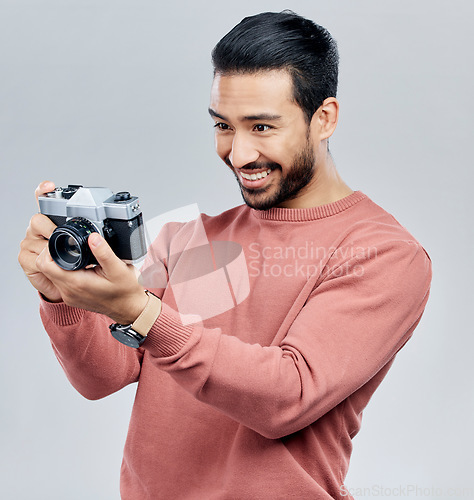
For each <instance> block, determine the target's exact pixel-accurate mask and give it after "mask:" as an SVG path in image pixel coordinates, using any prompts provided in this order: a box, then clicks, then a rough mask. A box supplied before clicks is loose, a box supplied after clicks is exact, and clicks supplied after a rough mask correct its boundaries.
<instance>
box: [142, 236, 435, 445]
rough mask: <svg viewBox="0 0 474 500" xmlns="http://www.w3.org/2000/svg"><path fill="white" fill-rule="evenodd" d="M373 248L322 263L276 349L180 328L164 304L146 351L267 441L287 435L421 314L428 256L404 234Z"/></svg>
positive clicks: (346, 389)
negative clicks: (328, 265) (373, 253)
mask: <svg viewBox="0 0 474 500" xmlns="http://www.w3.org/2000/svg"><path fill="white" fill-rule="evenodd" d="M377 250H378V252H377V255H376V256H370V255H367V254H366V255H364V256H357V255H356V256H354V257H352V258H351V259H348V260H346V261H345V262H340V263H339V265H336V266H332V267H331V268H330V269H326V271H325V272H324V273H323V274H322V275H321V276H323V277H321V278H320V280H319V281H318V282H317V283H316V284H315V286H314V288H313V289H312V292H311V293H310V294H309V296H308V298H307V299H306V301H305V304H304V306H303V307H301V309H300V311H299V314H297V315H296V316H295V318H294V319H292V320H291V322H290V324H289V325H288V327H287V329H286V331H285V332H284V335H283V336H281V337H280V340H279V342H278V345H271V346H268V347H262V346H260V345H258V344H253V345H252V344H247V343H245V342H242V341H241V340H239V339H238V338H236V337H235V336H233V335H226V332H225V331H221V329H219V328H215V329H206V328H204V327H203V326H199V325H183V324H182V323H181V321H180V318H179V315H178V314H177V313H176V312H175V311H174V310H173V309H172V308H171V307H169V306H168V305H166V304H163V309H162V313H161V315H160V317H159V318H158V319H157V321H156V323H155V324H154V326H153V327H152V330H151V331H150V333H149V334H148V338H147V340H146V342H145V344H144V347H145V348H146V349H147V350H148V351H149V353H150V354H151V356H152V359H153V362H154V363H155V364H156V365H157V366H158V367H160V368H161V369H162V370H165V371H167V372H168V373H169V374H170V375H171V376H172V377H173V378H174V379H175V381H177V382H178V383H179V384H180V385H181V386H182V387H184V388H185V389H186V390H187V391H188V392H190V393H191V394H192V395H193V396H194V397H196V398H197V399H198V400H200V401H202V402H204V403H207V404H209V405H211V406H213V407H215V408H217V409H219V410H220V411H222V412H223V413H225V414H226V415H228V416H230V417H231V418H233V419H234V420H236V421H238V422H240V423H241V424H243V425H245V426H247V427H249V428H251V429H253V430H255V431H256V432H258V433H260V434H262V435H263V436H265V437H268V438H272V439H277V438H281V437H283V436H286V435H289V434H291V433H293V432H296V431H298V430H300V429H302V428H304V427H306V426H307V425H309V424H311V423H312V422H314V421H316V420H317V419H318V418H320V417H321V416H323V415H324V414H325V413H327V412H328V411H329V410H331V409H332V408H334V407H335V406H336V405H338V404H339V403H340V402H342V401H343V400H344V399H346V398H347V397H348V396H350V395H351V394H352V393H354V392H355V391H356V390H358V389H359V388H361V387H362V386H363V385H364V384H366V383H367V382H368V381H370V380H371V379H372V378H373V377H374V376H375V375H376V374H377V373H378V372H379V371H380V370H381V369H382V368H383V367H384V366H385V365H387V363H389V361H390V360H392V359H393V357H394V356H395V354H396V353H397V351H398V350H399V349H400V348H401V347H402V346H403V345H404V344H405V342H406V341H407V340H408V339H409V338H410V336H411V334H412V332H413V330H414V328H415V326H416V325H417V323H418V322H419V320H420V318H421V315H422V313H423V310H424V307H425V304H426V301H427V299H428V294H429V287H430V282H431V262H430V259H429V257H428V256H427V254H426V252H425V251H424V250H423V248H422V247H421V246H420V245H419V244H417V243H416V242H414V241H402V240H399V241H388V242H385V243H383V244H381V245H379V246H378V248H377ZM228 333H231V332H228Z"/></svg>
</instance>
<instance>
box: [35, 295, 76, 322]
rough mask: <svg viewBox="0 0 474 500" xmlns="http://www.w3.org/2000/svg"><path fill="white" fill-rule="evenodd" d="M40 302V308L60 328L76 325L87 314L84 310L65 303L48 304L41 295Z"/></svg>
mask: <svg viewBox="0 0 474 500" xmlns="http://www.w3.org/2000/svg"><path fill="white" fill-rule="evenodd" d="M40 300H41V302H40V308H41V309H42V310H43V312H44V313H45V314H46V315H47V316H48V318H49V319H50V320H51V321H52V322H53V323H55V324H56V325H58V326H68V325H75V324H76V323H79V322H80V321H81V320H82V318H83V316H84V313H85V310H84V309H79V308H78V307H71V306H68V305H66V304H65V303H64V302H48V301H47V300H45V299H44V298H43V297H42V296H41V295H40Z"/></svg>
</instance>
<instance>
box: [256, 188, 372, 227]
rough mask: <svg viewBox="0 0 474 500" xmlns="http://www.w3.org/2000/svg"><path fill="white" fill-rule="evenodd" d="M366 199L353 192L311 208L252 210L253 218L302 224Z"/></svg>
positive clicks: (359, 193)
mask: <svg viewBox="0 0 474 500" xmlns="http://www.w3.org/2000/svg"><path fill="white" fill-rule="evenodd" d="M365 198H367V196H366V195H365V194H364V193H362V192H361V191H354V192H353V193H352V194H350V195H348V196H346V197H344V198H341V199H340V200H337V201H334V202H332V203H328V204H327V205H320V206H318V207H311V208H270V209H269V210H254V209H251V210H252V213H253V214H254V215H255V217H257V218H259V219H266V220H275V221H288V222H304V221H310V220H317V219H324V218H326V217H330V216H331V215H336V214H338V213H340V212H343V211H344V210H346V209H348V208H350V207H352V206H353V205H355V204H356V203H359V201H361V200H363V199H365Z"/></svg>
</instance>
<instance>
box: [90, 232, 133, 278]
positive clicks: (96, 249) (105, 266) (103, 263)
mask: <svg viewBox="0 0 474 500" xmlns="http://www.w3.org/2000/svg"><path fill="white" fill-rule="evenodd" d="M87 242H88V244H89V248H90V249H91V251H92V253H93V254H94V257H95V258H96V260H97V263H98V264H99V266H100V267H101V268H102V271H103V275H104V276H105V277H106V278H108V279H113V278H114V277H116V276H119V275H121V274H123V272H124V269H126V268H127V265H126V264H125V263H124V262H123V261H121V260H120V259H119V258H118V257H117V256H116V255H115V253H114V251H113V250H112V248H110V245H109V244H108V243H107V242H106V241H105V239H104V238H103V237H102V236H101V235H100V234H99V233H92V234H91V235H90V236H89V238H88V239H87Z"/></svg>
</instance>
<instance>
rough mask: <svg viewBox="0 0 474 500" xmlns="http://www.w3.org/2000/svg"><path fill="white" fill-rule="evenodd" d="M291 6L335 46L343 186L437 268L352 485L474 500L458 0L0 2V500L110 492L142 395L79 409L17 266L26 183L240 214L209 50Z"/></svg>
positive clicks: (336, 151) (114, 491) (464, 86)
mask: <svg viewBox="0 0 474 500" xmlns="http://www.w3.org/2000/svg"><path fill="white" fill-rule="evenodd" d="M284 8H291V9H293V10H294V11H296V12H297V13H299V14H302V15H304V16H307V17H309V18H311V19H313V20H315V21H316V22H318V23H320V24H322V25H324V26H326V27H327V28H328V29H329V30H330V31H331V32H332V34H333V35H334V37H335V38H336V39H337V41H338V43H339V48H340V54H341V73H340V94H339V98H340V102H341V117H340V122H339V126H338V129H337V131H336V133H335V136H334V138H333V139H332V140H331V148H332V152H333V155H334V158H335V160H336V163H337V165H338V168H339V171H340V173H341V174H342V176H343V178H344V179H345V180H346V182H347V183H348V184H349V185H350V186H351V187H352V188H353V189H361V190H362V191H364V192H365V193H366V194H368V195H369V196H370V197H372V199H373V200H374V201H376V202H377V203H379V204H380V205H382V206H383V207H384V208H385V209H387V210H388V211H390V212H391V213H393V215H394V216H395V217H396V218H397V219H398V220H399V221H400V222H401V223H402V224H403V225H405V226H406V227H407V228H408V229H409V230H410V231H411V232H412V233H413V234H414V235H415V236H416V237H417V239H418V240H419V241H420V242H421V243H422V244H423V245H424V246H425V248H426V249H427V250H428V252H429V253H430V255H431V257H432V260H433V266H434V279H433V287H432V295H431V299H430V302H429V304H428V308H427V310H426V313H425V316H424V318H423V320H422V323H421V324H420V325H419V327H418V328H417V330H416V333H415V335H414V338H413V339H412V340H411V341H410V342H409V343H408V344H407V345H406V347H405V348H404V349H403V350H402V352H401V353H400V354H399V356H398V358H397V360H396V362H395V365H394V366H393V368H392V370H391V371H390V373H389V375H388V376H387V378H386V380H385V381H384V383H383V384H382V386H381V387H380V389H379V390H378V392H377V393H376V394H375V396H374V397H373V399H372V401H371V403H370V404H369V407H368V409H367V410H366V412H365V415H364V422H363V426H362V430H361V432H360V434H359V435H358V436H357V437H356V438H355V440H354V445H355V450H354V453H353V458H352V462H351V468H350V472H349V476H348V478H347V481H346V484H347V486H348V487H349V488H351V489H353V491H354V493H355V494H356V497H357V498H364V497H369V496H370V497H371V498H386V497H387V496H402V495H401V493H402V492H403V490H400V488H405V490H404V491H405V493H409V491H412V493H413V494H412V495H410V496H412V497H415V494H414V493H415V491H414V490H407V488H408V487H410V486H412V487H415V486H416V487H417V488H419V490H418V491H417V497H420V496H424V497H425V498H474V495H473V485H472V482H470V481H471V479H470V478H472V470H473V462H472V448H473V446H474V442H473V438H472V421H473V406H474V404H473V390H472V368H471V357H472V352H473V340H472V333H473V331H472V330H473V329H472V321H471V317H470V312H471V310H472V299H473V294H472V288H471V284H472V282H473V280H474V276H473V271H472V255H473V236H472V211H471V210H470V206H468V196H467V195H468V187H470V185H471V183H472V173H471V168H472V164H471V155H470V154H469V153H470V152H471V148H472V141H473V139H472V136H473V126H472V116H473V114H474V109H473V107H474V106H473V102H474V100H473V97H472V91H473V84H472V74H473V69H472V48H473V47H474V34H473V31H474V30H473V29H472V19H473V16H474V7H473V4H472V2H470V1H469V0H465V1H456V0H454V1H453V0H451V1H450V2H447V1H444V2H439V1H434V0H424V1H413V0H412V1H408V0H396V1H395V0H388V1H376V0H372V1H369V0H360V1H357V2H354V1H349V0H338V1H325V2H323V1H307V2H305V1H287V2H281V1H276V0H273V1H271V2H270V1H258V0H252V1H249V0H240V1H239V2H214V1H210V2H192V1H183V0H176V1H175V2H174V3H166V5H165V6H163V5H160V3H159V2H158V1H156V0H155V1H146V0H133V1H132V0H94V1H92V0H77V1H76V0H75V1H73V0H29V1H27V0H1V1H0V70H1V75H0V165H1V167H0V168H1V181H2V183H1V185H2V188H3V189H2V198H3V200H2V201H3V203H2V207H3V210H2V212H3V214H4V215H3V225H2V236H1V238H2V245H1V249H0V251H1V262H2V266H1V273H2V285H3V286H2V291H1V294H2V301H1V302H2V303H1V307H2V314H1V317H2V320H3V325H2V332H1V338H2V341H1V352H0V356H1V359H0V370H1V371H0V394H1V396H0V418H1V427H0V497H1V498H5V499H30V498H35V499H48V500H53V499H61V500H64V499H81V500H82V499H85V498H94V499H115V498H118V496H119V494H118V483H119V469H120V462H121V456H122V448H123V445H124V441H125V437H126V432H127V425H128V419H129V416H130V410H131V406H132V403H133V397H134V390H135V388H134V387H129V388H127V389H125V390H123V391H122V392H121V393H119V394H116V395H113V396H110V397H108V398H106V399H105V400H101V401H97V402H89V401H86V400H84V399H83V398H82V397H81V396H79V395H78V394H77V393H76V392H75V391H74V390H73V389H72V387H71V386H70V385H69V383H68V382H67V380H66V378H65V376H64V375H63V373H62V371H61V368H60V367H59V364H58V363H57V362H56V360H55V358H54V356H53V353H52V351H51V348H50V346H49V343H48V340H47V336H46V334H45V333H44V332H43V329H42V325H41V323H40V321H39V317H38V313H37V307H38V300H37V296H36V294H35V292H34V290H33V289H32V288H31V287H30V286H29V284H28V282H27V280H26V278H24V276H23V274H22V271H21V269H20V267H19V265H18V263H17V254H18V249H19V242H20V240H21V239H22V238H23V236H24V233H25V229H26V226H27V224H28V220H29V218H30V216H31V215H32V214H33V213H34V212H35V211H36V206H35V202H34V196H33V191H34V188H35V187H36V185H37V184H38V183H39V182H40V181H41V180H45V179H50V180H54V181H55V182H56V183H57V184H58V185H65V184H67V183H82V184H85V185H104V186H108V187H110V188H111V189H113V190H114V191H118V190H123V189H126V190H129V191H132V192H133V193H136V194H139V196H140V198H141V201H142V207H143V209H144V212H145V214H147V216H148V217H149V218H151V217H153V216H156V215H158V214H160V213H163V212H166V211H168V210H171V209H173V208H178V207H181V206H183V205H188V204H190V203H198V205H199V207H200V209H201V211H203V212H206V213H209V214H217V213H219V212H220V211H222V210H225V209H227V208H229V207H231V206H234V205H236V204H240V203H241V198H240V194H239V191H238V188H237V185H236V183H235V180H234V178H233V176H232V175H231V174H230V173H229V172H228V169H227V167H226V166H225V165H224V164H223V163H222V162H221V161H220V160H219V158H218V157H217V155H216V154H215V152H214V149H213V132H212V123H211V120H210V118H209V116H208V115H207V106H208V99H209V88H210V84H211V66H210V55H209V54H210V51H211V49H212V47H213V46H214V44H215V43H216V42H217V40H218V39H219V38H220V37H221V36H223V35H224V34H225V33H226V32H227V31H228V30H229V29H230V28H231V27H232V26H234V25H235V24H236V23H237V22H238V21H240V20H241V19H242V18H243V17H245V16H246V15H251V14H255V13H257V12H261V11H265V10H273V11H278V10H282V9H284ZM150 425H152V423H150ZM397 488H398V489H399V490H397ZM432 488H437V489H436V490H434V491H433V490H432ZM448 488H456V489H457V491H456V492H454V491H453V492H451V491H450V490H448ZM463 488H467V490H464V491H463ZM364 489H365V491H363V490H364ZM381 489H382V491H380V490H381ZM430 491H431V493H430ZM397 492H398V494H397ZM440 495H442V496H440ZM406 496H408V495H406Z"/></svg>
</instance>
